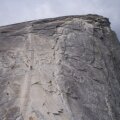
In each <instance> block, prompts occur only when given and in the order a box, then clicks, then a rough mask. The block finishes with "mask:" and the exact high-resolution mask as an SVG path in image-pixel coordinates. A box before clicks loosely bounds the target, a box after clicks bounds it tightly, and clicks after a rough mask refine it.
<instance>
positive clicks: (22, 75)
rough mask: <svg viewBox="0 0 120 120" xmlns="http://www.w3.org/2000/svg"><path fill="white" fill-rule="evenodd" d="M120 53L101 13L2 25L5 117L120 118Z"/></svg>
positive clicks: (0, 117) (0, 113)
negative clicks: (99, 14)
mask: <svg viewBox="0 0 120 120" xmlns="http://www.w3.org/2000/svg"><path fill="white" fill-rule="evenodd" d="M119 54H120V43H119V41H118V40H117V37H116V35H115V33H114V32H113V31H112V30H111V28H110V22H109V20H108V19H107V18H104V17H102V16H98V15H85V16H67V17H59V18H52V19H44V20H36V21H30V22H25V23H19V24H14V25H8V26H3V27H0V120H120V55H119Z"/></svg>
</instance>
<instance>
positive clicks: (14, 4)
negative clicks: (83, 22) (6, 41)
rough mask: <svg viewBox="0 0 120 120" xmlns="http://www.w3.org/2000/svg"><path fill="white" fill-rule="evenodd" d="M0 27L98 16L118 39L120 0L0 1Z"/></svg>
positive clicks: (119, 30)
mask: <svg viewBox="0 0 120 120" xmlns="http://www.w3.org/2000/svg"><path fill="white" fill-rule="evenodd" d="M0 2H1V4H0V25H7V24H12V23H16V22H23V21H28V20H33V19H42V18H48V17H57V16H65V15H81V14H89V13H93V14H100V15H103V16H106V17H108V18H110V21H111V23H112V28H113V29H114V30H115V31H116V32H117V34H118V36H119V38H120V22H119V19H120V13H119V11H120V7H119V5H120V0H64V1H63V0H11V1H10V0H0Z"/></svg>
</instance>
